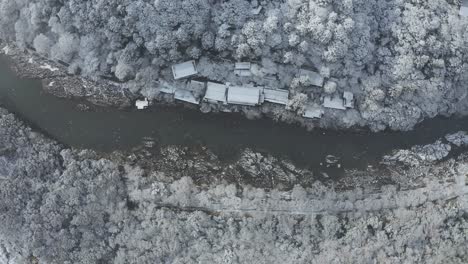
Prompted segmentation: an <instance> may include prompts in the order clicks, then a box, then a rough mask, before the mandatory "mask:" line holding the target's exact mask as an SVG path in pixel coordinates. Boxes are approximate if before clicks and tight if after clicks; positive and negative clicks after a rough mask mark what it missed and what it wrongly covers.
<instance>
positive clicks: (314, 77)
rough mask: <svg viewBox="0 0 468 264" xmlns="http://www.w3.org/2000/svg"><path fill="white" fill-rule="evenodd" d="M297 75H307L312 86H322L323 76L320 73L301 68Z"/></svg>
mask: <svg viewBox="0 0 468 264" xmlns="http://www.w3.org/2000/svg"><path fill="white" fill-rule="evenodd" d="M299 75H300V76H304V77H309V80H310V82H311V84H312V85H314V86H319V87H322V86H323V81H324V80H323V77H322V75H320V74H318V73H316V72H314V71H309V70H304V69H301V70H300V71H299Z"/></svg>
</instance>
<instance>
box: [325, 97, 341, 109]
mask: <svg viewBox="0 0 468 264" xmlns="http://www.w3.org/2000/svg"><path fill="white" fill-rule="evenodd" d="M323 106H324V107H326V108H332V109H338V110H346V107H345V106H344V105H343V99H342V98H339V97H337V96H334V97H331V96H325V97H324V98H323Z"/></svg>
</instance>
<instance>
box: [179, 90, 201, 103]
mask: <svg viewBox="0 0 468 264" xmlns="http://www.w3.org/2000/svg"><path fill="white" fill-rule="evenodd" d="M174 99H176V100H179V101H183V102H187V103H191V104H200V99H199V98H197V97H196V96H195V95H194V94H193V93H192V92H191V91H188V90H185V89H178V90H176V91H175V94H174Z"/></svg>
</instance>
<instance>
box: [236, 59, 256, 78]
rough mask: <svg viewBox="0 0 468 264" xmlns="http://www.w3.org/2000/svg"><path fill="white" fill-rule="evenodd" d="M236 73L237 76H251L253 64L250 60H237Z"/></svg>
mask: <svg viewBox="0 0 468 264" xmlns="http://www.w3.org/2000/svg"><path fill="white" fill-rule="evenodd" d="M234 68H235V69H234V73H235V74H236V75H237V76H251V75H252V71H251V68H252V64H251V63H250V62H236V64H235V67H234Z"/></svg>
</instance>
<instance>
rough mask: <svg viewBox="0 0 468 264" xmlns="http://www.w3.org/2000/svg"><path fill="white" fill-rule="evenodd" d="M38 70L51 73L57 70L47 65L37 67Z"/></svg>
mask: <svg viewBox="0 0 468 264" xmlns="http://www.w3.org/2000/svg"><path fill="white" fill-rule="evenodd" d="M39 68H41V69H45V70H49V71H51V72H55V71H58V70H59V69H58V68H54V67H52V66H50V65H49V64H44V65H42V66H39Z"/></svg>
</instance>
